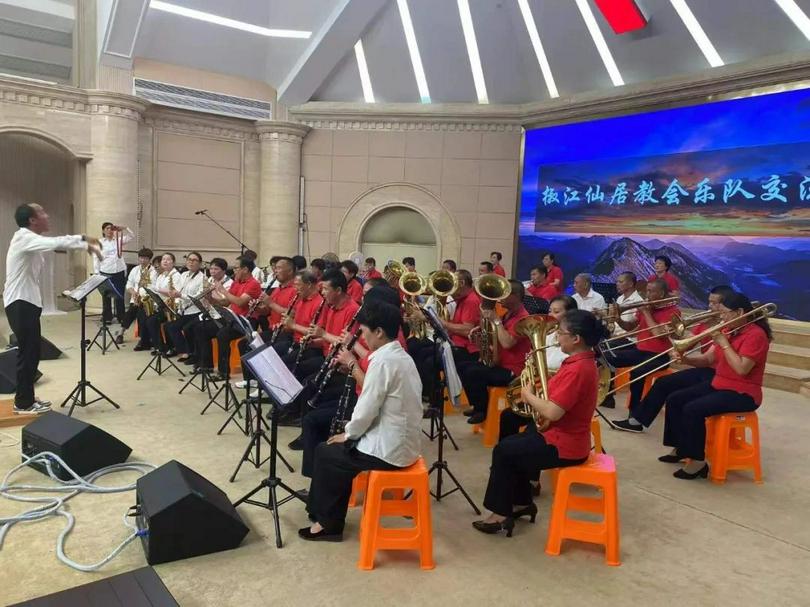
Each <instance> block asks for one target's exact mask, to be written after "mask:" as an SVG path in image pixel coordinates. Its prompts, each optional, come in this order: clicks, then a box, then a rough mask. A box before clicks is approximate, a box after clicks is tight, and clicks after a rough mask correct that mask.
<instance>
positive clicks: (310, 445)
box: [301, 392, 357, 478]
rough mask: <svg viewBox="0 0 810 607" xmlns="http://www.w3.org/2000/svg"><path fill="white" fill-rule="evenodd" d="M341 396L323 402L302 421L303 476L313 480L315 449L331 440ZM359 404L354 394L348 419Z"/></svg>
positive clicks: (347, 414)
mask: <svg viewBox="0 0 810 607" xmlns="http://www.w3.org/2000/svg"><path fill="white" fill-rule="evenodd" d="M339 403H340V395H338V396H337V398H334V397H333V398H332V399H330V400H328V401H323V402H321V404H320V405H319V406H318V408H317V409H312V410H310V411H309V412H308V413H307V414H306V415H305V416H304V418H303V420H302V421H301V442H302V443H303V444H304V450H303V451H302V452H301V474H302V475H304V476H306V477H307V478H312V472H313V469H314V467H315V448H316V447H317V446H318V445H320V444H321V443H324V442H326V439H328V438H329V430H330V428H331V426H332V420H333V419H334V417H335V415H336V414H337V410H338V404H339ZM356 403H357V393H356V392H352V394H351V395H350V397H349V402H348V403H347V406H346V419H350V418H351V414H352V411H353V410H354V405H355V404H356Z"/></svg>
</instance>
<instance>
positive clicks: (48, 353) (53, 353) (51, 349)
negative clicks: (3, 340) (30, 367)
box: [8, 333, 62, 360]
mask: <svg viewBox="0 0 810 607" xmlns="http://www.w3.org/2000/svg"><path fill="white" fill-rule="evenodd" d="M8 345H9V347H12V348H13V347H16V346H17V336H16V335H15V334H14V333H12V334H11V335H9V337H8ZM60 356H62V350H60V349H59V348H57V347H56V346H55V345H53V343H52V342H50V341H48V340H47V339H46V338H44V337H42V336H40V338H39V359H40V360H56V359H57V358H59V357H60Z"/></svg>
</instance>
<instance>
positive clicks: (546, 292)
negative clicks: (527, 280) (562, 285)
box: [526, 284, 557, 301]
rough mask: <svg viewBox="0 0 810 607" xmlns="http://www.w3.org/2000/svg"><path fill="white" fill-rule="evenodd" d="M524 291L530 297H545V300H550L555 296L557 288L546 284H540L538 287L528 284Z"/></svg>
mask: <svg viewBox="0 0 810 607" xmlns="http://www.w3.org/2000/svg"><path fill="white" fill-rule="evenodd" d="M526 292H527V293H528V294H529V295H531V296H532V297H539V298H540V299H545V300H546V301H551V300H552V299H554V298H555V297H557V288H556V287H553V286H551V285H547V284H542V285H540V286H539V287H535V286H534V285H529V286H528V287H526Z"/></svg>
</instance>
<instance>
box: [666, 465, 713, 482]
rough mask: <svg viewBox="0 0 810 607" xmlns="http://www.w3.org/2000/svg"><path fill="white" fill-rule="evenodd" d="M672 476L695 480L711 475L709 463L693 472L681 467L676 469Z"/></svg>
mask: <svg viewBox="0 0 810 607" xmlns="http://www.w3.org/2000/svg"><path fill="white" fill-rule="evenodd" d="M672 476H674V477H675V478H682V479H684V480H687V481H691V480H694V479H696V478H698V477H700V478H706V477H707V476H709V464H704V465H703V467H702V468H701V469H700V470H698V471H697V472H695V473H692V474H690V473H689V472H687V471H686V470H684V469H683V468H681V469H680V470H676V471H675V472H673V473H672Z"/></svg>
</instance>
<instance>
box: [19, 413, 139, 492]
mask: <svg viewBox="0 0 810 607" xmlns="http://www.w3.org/2000/svg"><path fill="white" fill-rule="evenodd" d="M43 451H51V452H52V453H55V454H56V455H58V456H59V457H61V458H62V459H63V460H64V462H65V463H66V464H67V465H68V466H69V467H70V468H71V469H72V470H73V471H74V472H76V474H78V475H79V476H82V477H84V476H87V475H88V474H90V473H91V472H95V471H96V470H99V469H101V468H104V467H106V466H111V465H113V464H120V463H123V462H125V461H127V458H128V457H129V454H130V453H132V449H130V448H129V447H128V446H127V445H125V444H124V443H122V442H121V441H120V440H118V439H117V438H115V437H114V436H112V435H110V434H107V433H106V432H104V430H102V429H100V428H97V427H96V426H93V425H92V424H88V423H86V422H83V421H81V420H78V419H75V418H73V417H68V416H67V415H62V414H61V413H56V412H55V411H49V412H48V413H46V414H44V415H41V416H39V417H38V418H37V419H36V420H34V421H32V422H31V423H30V424H28V425H27V426H25V428H23V431H22V453H23V455H27V456H28V457H31V456H33V455H36V454H37V453H42V452H43ZM23 461H25V458H23ZM32 467H33V468H36V469H37V470H39V471H40V472H42V473H43V474H47V473H48V470H47V468H46V467H45V466H44V465H43V464H36V465H33V466H32ZM52 469H53V471H54V473H55V474H56V476H57V477H59V478H60V479H62V480H70V479H71V478H73V477H72V476H70V474H68V472H67V470H65V469H64V468H62V466H61V465H60V464H56V463H54V464H53V465H52Z"/></svg>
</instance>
